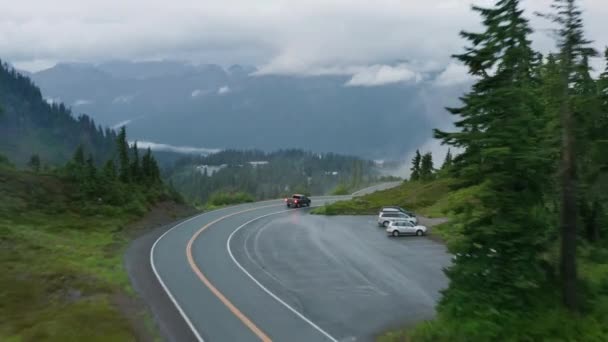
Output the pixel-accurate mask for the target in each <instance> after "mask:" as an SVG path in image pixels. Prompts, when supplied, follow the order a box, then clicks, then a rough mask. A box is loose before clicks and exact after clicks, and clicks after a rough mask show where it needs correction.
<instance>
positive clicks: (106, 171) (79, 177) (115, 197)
mask: <svg viewBox="0 0 608 342" xmlns="http://www.w3.org/2000/svg"><path fill="white" fill-rule="evenodd" d="M126 141H127V140H126V130H125V129H124V127H123V128H122V129H121V131H120V134H119V138H118V139H117V140H116V149H117V151H118V154H119V156H120V154H121V153H123V152H124V155H123V157H125V156H126V158H124V159H123V162H125V163H123V164H121V167H120V169H119V170H118V171H117V170H116V165H115V162H114V160H113V159H108V160H106V161H105V163H100V164H101V165H103V167H102V168H101V169H100V170H98V168H97V165H98V163H97V162H96V161H95V159H94V157H93V155H92V154H90V153H89V154H88V156H87V157H86V159H85V157H84V156H85V150H84V148H83V147H82V146H78V148H77V149H76V151H75V152H74V157H73V158H72V160H71V161H70V162H68V164H67V165H66V166H65V169H64V172H65V174H66V176H67V177H68V179H70V180H71V181H72V182H74V184H77V185H78V189H79V192H78V195H79V196H80V197H81V198H82V199H83V200H94V201H97V202H101V203H108V204H110V205H127V206H128V207H129V208H131V209H132V210H133V212H134V213H135V214H143V213H144V212H145V211H146V207H145V205H144V204H143V203H145V202H148V200H149V199H150V198H152V199H155V198H158V197H159V196H160V195H162V196H165V197H168V198H174V199H178V200H180V201H181V200H182V199H181V196H179V195H177V194H176V193H175V192H174V191H172V190H171V189H168V188H167V187H165V186H164V184H163V182H162V180H161V178H160V171H159V169H158V165H157V163H156V160H155V159H154V157H153V156H152V152H151V151H150V150H149V149H148V150H147V151H146V154H145V155H144V157H143V158H141V163H140V162H137V166H135V163H136V161H139V160H140V158H139V151H138V150H135V148H136V147H137V145H136V144H134V148H133V150H131V151H130V150H129V149H128V147H127V144H126ZM129 152H131V153H132V154H133V157H132V158H129V156H128V154H129ZM125 159H126V160H125ZM129 160H132V162H131V163H129ZM125 175H126V176H125ZM134 175H137V176H134ZM142 197H145V198H147V199H146V200H142Z"/></svg>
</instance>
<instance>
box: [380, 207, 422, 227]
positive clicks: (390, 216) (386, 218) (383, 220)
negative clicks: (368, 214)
mask: <svg viewBox="0 0 608 342" xmlns="http://www.w3.org/2000/svg"><path fill="white" fill-rule="evenodd" d="M398 220H401V221H410V222H412V223H414V224H418V219H417V218H416V217H413V216H410V215H409V214H406V213H402V212H400V211H398V210H389V211H381V212H379V213H378V226H381V227H388V225H389V224H390V223H391V222H393V221H398Z"/></svg>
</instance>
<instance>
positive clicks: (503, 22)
mask: <svg viewBox="0 0 608 342" xmlns="http://www.w3.org/2000/svg"><path fill="white" fill-rule="evenodd" d="M554 8H555V9H556V11H557V13H556V14H555V15H548V17H549V18H551V19H553V20H554V21H555V22H556V23H557V24H558V25H559V29H558V31H557V34H558V38H559V48H560V51H559V53H558V54H549V55H547V57H546V59H544V60H543V59H542V58H541V57H540V55H539V54H538V53H536V52H534V51H533V50H532V49H531V43H530V41H529V39H528V37H529V35H530V33H531V32H532V31H531V29H530V28H529V26H528V23H527V20H526V19H525V18H524V17H523V11H522V10H520V9H519V1H517V0H497V1H496V3H495V6H494V7H492V8H478V7H474V10H475V11H477V12H478V13H479V14H480V15H481V16H482V18H483V24H484V27H485V30H484V31H483V32H481V33H469V32H463V33H462V36H463V37H465V38H467V39H468V40H469V41H470V46H469V47H467V48H466V50H465V53H463V54H460V55H456V56H455V57H456V58H457V59H459V60H460V61H461V62H462V63H464V64H465V65H466V66H467V67H468V68H469V71H470V73H471V74H473V75H475V76H476V77H477V82H476V83H475V84H474V85H473V87H472V90H471V92H470V93H468V94H466V95H465V96H464V97H463V98H462V102H463V105H462V107H459V108H450V109H449V111H450V112H451V113H453V114H455V115H457V118H458V121H457V122H456V124H455V125H456V127H457V128H458V130H457V131H456V132H442V131H436V132H435V134H436V137H437V138H439V139H441V140H442V142H443V143H446V144H448V145H451V146H455V147H458V148H459V149H460V150H462V151H463V152H462V153H460V154H458V155H457V156H455V157H453V159H452V163H451V167H450V168H449V174H450V175H451V176H454V177H456V178H455V184H454V186H453V187H452V191H454V190H457V192H459V193H460V194H463V195H464V194H466V196H465V200H462V199H461V200H457V201H450V205H449V211H450V213H451V216H452V217H451V221H450V224H449V230H447V229H446V228H445V227H444V228H442V234H450V235H451V238H450V239H449V240H447V241H449V246H448V247H449V248H450V251H451V252H453V253H454V254H455V259H454V263H453V265H452V266H451V267H450V268H449V269H448V270H447V275H448V277H449V278H450V285H449V287H448V289H446V290H445V291H444V293H443V298H442V300H441V302H440V305H439V307H438V319H437V320H436V321H435V322H431V323H428V324H424V325H421V326H420V327H419V328H417V329H416V330H415V331H414V332H413V333H410V334H409V338H412V339H413V340H423V341H494V340H513V341H519V340H523V341H535V340H563V341H570V340H581V341H583V340H585V341H587V340H589V341H603V340H607V339H608V329H606V327H608V320H607V319H606V317H607V315H606V314H607V313H608V291H607V289H608V287H607V286H606V285H607V284H608V268H607V267H606V266H607V265H608V264H607V263H606V259H605V256H606V255H608V254H607V253H608V252H607V251H608V249H607V246H608V245H607V244H606V239H605V237H604V235H603V234H604V232H606V230H607V229H608V228H607V225H608V220H607V219H606V209H607V205H608V168H607V167H606V166H607V165H608V163H607V159H608V150H607V149H606V145H605V142H606V141H608V125H607V124H606V123H607V121H608V106H607V104H608V101H607V100H608V91H607V90H608V69H607V72H606V73H604V74H602V75H601V76H600V78H599V80H594V79H593V78H592V77H591V72H590V67H589V58H590V57H591V56H593V55H594V51H593V49H590V48H589V45H588V44H589V42H588V41H587V40H586V39H585V38H584V34H583V25H582V20H581V13H580V10H579V9H578V7H577V3H576V1H574V0H558V1H555V6H554ZM606 57H607V59H608V51H607V56H606ZM607 68H608V67H607ZM446 159H448V158H447V157H446ZM443 174H444V173H442V172H440V173H438V176H440V177H443ZM440 179H441V178H440ZM577 226H580V227H582V228H583V229H577V228H578V227H577ZM446 227H447V226H446ZM577 230H578V232H577ZM583 238H585V239H583ZM585 240H587V241H585ZM581 243H582V244H581ZM393 338H394V340H397V339H398V338H400V337H399V336H396V335H395V336H388V335H387V340H393Z"/></svg>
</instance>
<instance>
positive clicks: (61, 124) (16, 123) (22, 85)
mask: <svg viewBox="0 0 608 342" xmlns="http://www.w3.org/2000/svg"><path fill="white" fill-rule="evenodd" d="M0 103H1V104H2V108H3V109H2V113H0V136H1V137H2V139H0V151H2V153H3V154H4V155H5V156H6V157H8V158H9V159H10V160H11V161H12V162H14V163H15V164H17V165H19V166H23V165H26V163H27V162H28V161H32V160H28V158H30V156H31V155H32V154H36V155H37V159H38V161H39V162H40V167H41V168H45V167H50V166H51V165H56V164H61V163H65V162H66V161H68V160H69V159H70V156H71V154H72V152H73V151H74V148H75V147H76V146H78V145H79V144H82V145H83V146H84V147H85V148H86V149H87V150H88V151H89V152H90V153H91V154H93V156H94V157H95V158H96V159H98V160H105V159H107V158H109V157H110V156H111V155H112V153H113V152H114V141H115V140H116V132H115V131H114V130H112V129H109V128H103V127H101V126H99V125H97V124H96V123H95V121H94V120H93V119H91V118H90V117H89V116H87V115H84V114H81V115H78V116H76V117H75V115H73V114H74V113H72V111H71V110H70V109H69V108H68V107H66V106H65V105H64V104H63V103H57V102H55V101H52V100H46V99H44V98H43V97H42V94H41V92H40V89H39V88H38V87H37V86H36V85H35V84H34V83H33V82H32V81H31V80H30V78H29V77H27V76H24V75H22V74H20V73H19V72H17V71H16V70H15V69H14V68H12V67H11V66H9V65H8V64H7V63H3V62H2V61H1V60H0ZM34 159H36V158H34ZM33 162H34V165H35V164H36V163H37V161H36V160H33Z"/></svg>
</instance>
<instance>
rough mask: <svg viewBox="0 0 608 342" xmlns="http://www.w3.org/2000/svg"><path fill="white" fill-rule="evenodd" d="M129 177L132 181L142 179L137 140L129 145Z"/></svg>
mask: <svg viewBox="0 0 608 342" xmlns="http://www.w3.org/2000/svg"><path fill="white" fill-rule="evenodd" d="M131 151H132V152H131V179H132V180H133V181H134V182H139V181H141V180H142V179H143V175H142V172H141V165H140V160H139V150H138V149H137V141H136V142H134V143H133V146H132V147H131Z"/></svg>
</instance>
